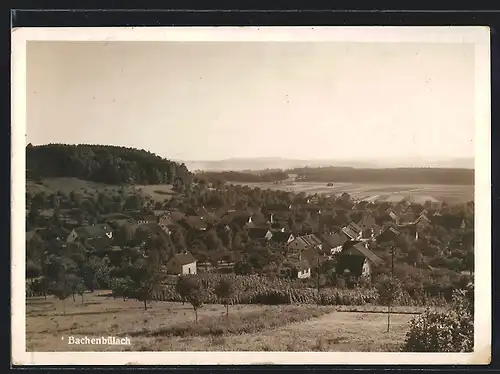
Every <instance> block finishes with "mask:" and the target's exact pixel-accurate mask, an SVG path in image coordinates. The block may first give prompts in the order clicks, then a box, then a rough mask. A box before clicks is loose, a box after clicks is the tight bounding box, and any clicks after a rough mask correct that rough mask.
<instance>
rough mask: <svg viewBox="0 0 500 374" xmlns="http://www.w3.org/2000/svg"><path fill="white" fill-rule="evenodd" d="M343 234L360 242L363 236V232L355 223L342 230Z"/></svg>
mask: <svg viewBox="0 0 500 374" xmlns="http://www.w3.org/2000/svg"><path fill="white" fill-rule="evenodd" d="M342 232H343V233H344V234H345V235H347V237H349V239H351V240H358V239H360V238H361V237H362V235H363V230H362V229H361V227H359V226H358V225H357V224H355V223H354V222H351V223H349V225H347V226H345V227H343V228H342Z"/></svg>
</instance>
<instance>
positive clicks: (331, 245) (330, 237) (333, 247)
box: [322, 233, 349, 255]
mask: <svg viewBox="0 0 500 374" xmlns="http://www.w3.org/2000/svg"><path fill="white" fill-rule="evenodd" d="M348 240H349V238H348V237H347V236H346V235H345V234H343V233H342V234H337V233H331V234H327V235H325V236H323V241H322V249H323V251H324V252H327V253H329V254H331V255H333V254H335V253H338V252H340V251H341V250H342V245H343V244H344V243H345V242H346V241H348Z"/></svg>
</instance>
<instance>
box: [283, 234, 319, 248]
mask: <svg viewBox="0 0 500 374" xmlns="http://www.w3.org/2000/svg"><path fill="white" fill-rule="evenodd" d="M308 248H317V249H320V250H321V240H319V239H318V238H317V237H316V235H313V234H311V235H303V236H298V237H296V238H295V239H293V240H292V241H291V242H290V244H288V250H289V251H302V250H304V249H308Z"/></svg>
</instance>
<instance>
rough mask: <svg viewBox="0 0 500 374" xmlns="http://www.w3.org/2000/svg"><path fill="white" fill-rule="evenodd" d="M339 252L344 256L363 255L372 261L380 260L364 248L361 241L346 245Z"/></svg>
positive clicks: (378, 261)
mask: <svg viewBox="0 0 500 374" xmlns="http://www.w3.org/2000/svg"><path fill="white" fill-rule="evenodd" d="M341 254H342V255H345V256H363V257H365V258H367V259H368V260H370V261H371V262H374V263H380V262H382V259H381V258H380V257H378V256H377V255H376V254H375V253H373V252H372V251H371V250H369V249H368V248H366V246H365V245H364V244H363V243H359V242H358V243H355V244H350V245H348V246H346V247H345V248H344V250H343V251H342V253H341Z"/></svg>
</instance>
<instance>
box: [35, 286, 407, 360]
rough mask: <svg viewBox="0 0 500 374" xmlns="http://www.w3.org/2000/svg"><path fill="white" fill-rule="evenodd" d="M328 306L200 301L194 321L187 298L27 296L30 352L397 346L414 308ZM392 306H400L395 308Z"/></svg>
mask: <svg viewBox="0 0 500 374" xmlns="http://www.w3.org/2000/svg"><path fill="white" fill-rule="evenodd" d="M341 310H345V308H344V309H342V308H340V309H339V308H338V307H334V306H316V305H279V306H258V305H235V306H231V307H230V308H229V317H226V310H225V307H224V306H223V305H212V304H206V305H204V306H203V307H202V308H201V309H200V310H199V312H198V314H199V322H198V323H195V321H194V313H193V309H192V308H191V306H190V305H189V304H188V303H186V304H182V303H171V302H153V303H152V305H151V308H148V310H147V311H144V308H143V307H142V305H141V303H139V302H137V301H134V300H126V301H123V300H122V299H120V298H117V299H113V298H112V297H106V296H99V294H98V293H93V294H89V293H88V294H85V295H84V299H83V304H82V300H81V299H80V297H76V299H75V301H73V300H72V299H71V298H69V299H68V300H66V315H63V307H62V301H60V300H58V299H56V298H54V297H48V298H47V299H46V300H45V299H44V298H43V297H37V298H28V299H27V305H26V312H27V316H26V347H27V350H28V351H42V350H43V351H84V350H85V351H344V352H346V351H378V352H381V351H397V350H398V349H399V347H400V346H401V345H402V344H403V341H404V337H405V334H406V331H407V329H408V322H409V321H410V320H411V318H413V317H414V315H411V314H403V313H404V312H405V311H406V310H402V311H401V313H400V314H393V315H392V317H391V323H392V328H391V331H390V332H389V333H387V332H386V326H387V325H386V323H387V316H386V314H385V313H383V311H380V312H379V310H378V309H376V308H375V309H374V310H370V311H368V310H366V311H363V310H362V309H359V310H360V311H358V312H342V311H341ZM395 312H398V310H397V308H396V309H395ZM68 336H74V337H82V336H89V337H100V336H104V337H108V336H119V337H123V336H128V337H130V340H131V345H130V346H112V345H103V346H95V345H94V346H91V345H87V346H85V345H68Z"/></svg>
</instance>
